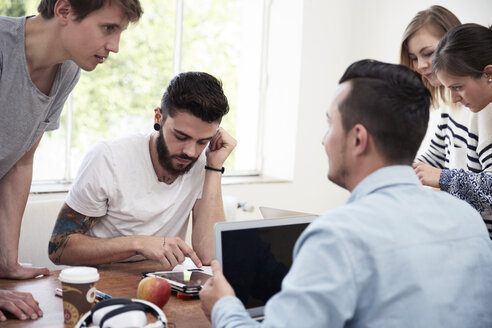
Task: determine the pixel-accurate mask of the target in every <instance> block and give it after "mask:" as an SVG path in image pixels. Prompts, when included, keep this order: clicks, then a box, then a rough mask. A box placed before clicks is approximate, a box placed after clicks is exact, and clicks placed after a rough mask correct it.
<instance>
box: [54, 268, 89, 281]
mask: <svg viewBox="0 0 492 328" xmlns="http://www.w3.org/2000/svg"><path fill="white" fill-rule="evenodd" d="M58 279H60V281H61V282H66V283H69V284H86V283H90V282H95V281H98V280H99V273H98V272H97V269H96V268H92V267H83V266H81V267H72V268H67V269H63V270H62V271H61V272H60V275H59V276H58Z"/></svg>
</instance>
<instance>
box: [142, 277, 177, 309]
mask: <svg viewBox="0 0 492 328" xmlns="http://www.w3.org/2000/svg"><path fill="white" fill-rule="evenodd" d="M170 296H171V285H169V283H168V282H167V281H165V280H164V279H161V278H156V277H145V278H143V279H142V280H141V281H140V283H139V284H138V289H137V298H138V299H141V300H145V301H149V302H152V303H154V304H155V305H157V306H158V307H160V308H162V307H163V306H164V305H166V303H167V301H168V300H169V297H170Z"/></svg>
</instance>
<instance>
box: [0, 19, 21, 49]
mask: <svg viewBox="0 0 492 328" xmlns="http://www.w3.org/2000/svg"><path fill="white" fill-rule="evenodd" d="M25 20H26V18H25V17H7V16H0V53H2V54H3V53H5V52H6V51H14V50H15V49H14V48H15V47H13V46H12V45H16V44H20V43H21V41H22V42H23V40H24V24H25Z"/></svg>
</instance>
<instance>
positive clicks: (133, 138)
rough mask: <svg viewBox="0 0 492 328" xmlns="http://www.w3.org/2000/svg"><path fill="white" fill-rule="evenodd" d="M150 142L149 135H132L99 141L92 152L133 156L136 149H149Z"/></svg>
mask: <svg viewBox="0 0 492 328" xmlns="http://www.w3.org/2000/svg"><path fill="white" fill-rule="evenodd" d="M148 141H149V135H148V134H143V133H132V134H127V135H123V136H119V137H115V138H111V139H105V140H102V141H99V142H98V143H96V144H95V145H94V147H93V148H92V150H91V151H94V152H97V153H101V152H110V153H112V154H131V153H133V151H134V150H135V149H144V150H145V149H148Z"/></svg>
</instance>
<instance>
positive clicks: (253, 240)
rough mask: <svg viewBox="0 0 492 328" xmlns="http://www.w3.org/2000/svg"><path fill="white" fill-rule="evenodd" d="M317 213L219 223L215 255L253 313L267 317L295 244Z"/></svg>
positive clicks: (239, 295) (289, 262)
mask: <svg viewBox="0 0 492 328" xmlns="http://www.w3.org/2000/svg"><path fill="white" fill-rule="evenodd" d="M317 217H318V216H317V215H304V216H293V217H283V218H275V219H260V220H248V221H234V222H220V223H217V224H215V229H214V230H215V231H214V232H215V257H216V259H217V260H218V261H219V263H220V264H221V265H222V269H223V272H224V275H225V277H226V278H227V280H228V281H229V283H230V284H231V286H232V287H233V288H234V291H235V292H236V296H237V297H238V298H239V299H240V300H241V302H243V304H244V306H245V308H246V310H247V311H248V312H249V314H250V316H251V317H252V318H254V319H256V320H258V321H261V320H263V314H264V307H265V304H266V302H267V301H268V299H270V297H272V296H273V295H274V294H276V293H277V292H279V291H280V287H281V283H282V280H283V278H284V277H285V275H286V274H287V272H288V271H289V269H290V267H291V265H292V253H293V249H294V245H295V243H296V241H297V239H298V238H299V236H300V235H301V233H302V232H303V231H304V229H306V227H307V226H308V225H309V223H311V222H312V221H313V220H314V219H315V218H317Z"/></svg>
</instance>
